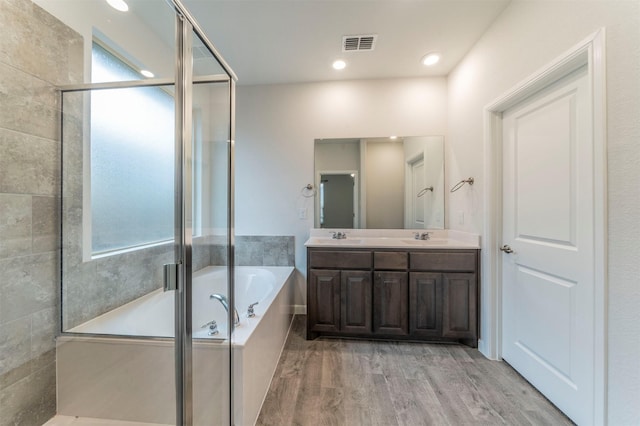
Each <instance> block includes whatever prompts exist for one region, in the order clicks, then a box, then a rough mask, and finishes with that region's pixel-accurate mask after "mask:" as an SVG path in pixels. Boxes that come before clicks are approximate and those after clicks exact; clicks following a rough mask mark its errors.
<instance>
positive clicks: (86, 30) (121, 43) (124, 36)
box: [33, 0, 175, 83]
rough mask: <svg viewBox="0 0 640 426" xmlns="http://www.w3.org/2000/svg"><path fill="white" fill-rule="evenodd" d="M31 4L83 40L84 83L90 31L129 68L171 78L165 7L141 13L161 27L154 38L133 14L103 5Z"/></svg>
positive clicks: (171, 28)
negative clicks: (132, 66) (126, 63)
mask: <svg viewBox="0 0 640 426" xmlns="http://www.w3.org/2000/svg"><path fill="white" fill-rule="evenodd" d="M33 2H34V3H36V4H37V5H39V6H40V7H42V8H43V9H45V10H46V11H47V12H49V13H51V14H52V15H53V16H55V17H56V18H58V19H59V20H61V21H62V22H64V23H65V24H66V25H68V26H69V27H71V28H73V29H74V30H76V31H77V32H78V33H80V35H81V36H82V37H83V38H84V42H85V45H84V61H85V62H84V76H85V82H86V83H89V82H91V42H92V40H93V31H94V28H96V29H97V30H98V31H99V32H101V33H102V34H103V35H104V36H106V37H107V38H108V39H109V40H104V41H105V42H108V43H109V44H115V46H113V45H112V46H110V47H113V48H116V47H119V48H121V49H122V51H119V52H118V53H120V54H122V55H123V56H125V58H126V59H127V60H129V61H130V63H131V64H132V65H135V66H138V67H141V68H142V67H144V68H146V69H148V70H151V71H153V72H154V73H155V76H156V77H166V78H173V76H174V68H175V67H174V63H175V46H174V45H173V34H174V32H175V23H174V22H175V12H174V11H173V9H172V8H171V7H169V5H168V4H167V5H166V7H165V8H164V9H163V8H144V10H143V11H142V12H141V13H143V14H144V15H145V16H146V15H149V16H150V17H149V18H148V19H151V20H155V21H156V22H155V24H154V25H156V26H159V27H163V26H164V31H163V34H162V35H158V34H156V33H155V30H154V29H152V28H150V27H149V26H148V25H147V24H146V23H145V22H143V21H142V20H141V19H139V18H138V17H137V16H136V15H135V14H134V13H122V12H118V11H116V10H115V9H113V8H112V7H111V6H109V5H108V4H107V3H106V2H93V1H84V0H66V1H61V0H33ZM160 4H162V2H160ZM136 6H137V7H141V6H143V5H142V4H139V5H136ZM151 14H152V15H151ZM163 24H164V25H163ZM140 79H143V77H140Z"/></svg>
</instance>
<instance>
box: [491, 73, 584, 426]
mask: <svg viewBox="0 0 640 426" xmlns="http://www.w3.org/2000/svg"><path fill="white" fill-rule="evenodd" d="M587 83H588V76H587V69H586V66H585V67H583V68H581V69H579V70H577V71H574V72H573V73H571V74H570V75H568V76H566V77H564V78H563V79H561V80H559V81H557V82H556V83H553V84H552V85H550V86H548V87H547V88H545V89H544V90H542V91H540V92H538V93H537V94H536V95H534V96H532V97H530V98H528V99H527V100H525V101H523V102H521V103H520V104H518V105H516V106H514V107H512V108H511V109H509V110H507V111H506V112H505V113H504V114H503V182H504V183H503V244H506V245H507V246H508V247H507V248H506V251H504V250H503V255H502V260H503V268H502V283H503V299H502V306H503V308H502V309H503V310H502V312H503V319H502V321H503V323H502V330H503V333H502V355H503V358H504V360H505V361H507V362H508V363H509V364H511V365H512V366H513V367H514V368H515V369H516V370H517V371H518V372H519V373H520V374H522V375H523V376H524V377H525V378H526V379H527V380H528V381H529V382H531V383H532V384H533V385H534V386H535V387H536V388H538V389H539V390H540V392H542V393H543V394H544V395H545V396H546V397H547V398H548V399H549V400H551V401H552V402H553V403H554V404H555V405H556V406H557V407H558V408H560V409H561V410H562V411H563V412H564V413H565V414H567V416H569V417H570V418H571V419H572V420H573V421H575V422H576V423H577V424H579V425H588V424H592V423H593V421H594V420H593V419H594V385H593V383H594V377H595V371H594V349H595V348H594V342H595V339H594V331H595V328H594V327H595V325H594V314H595V313H594V289H595V275H594V195H593V188H594V186H593V185H594V184H593V181H594V169H593V135H592V133H591V119H590V117H591V112H590V111H591V101H590V93H589V89H588V84H587ZM504 248H505V247H503V249H504ZM509 248H510V249H511V250H512V251H513V252H512V253H509Z"/></svg>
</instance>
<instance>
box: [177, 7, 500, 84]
mask: <svg viewBox="0 0 640 426" xmlns="http://www.w3.org/2000/svg"><path fill="white" fill-rule="evenodd" d="M509 1H510V0H419V1H418V0H379V1H373V0H350V1H341V0H183V3H184V4H185V5H186V6H187V8H188V9H189V10H190V11H191V13H192V14H193V15H194V16H195V18H196V20H197V21H198V23H199V24H200V26H201V27H202V29H203V30H204V32H205V33H206V35H207V37H208V38H209V39H210V40H211V41H212V42H213V44H214V45H215V47H216V49H217V50H218V51H219V52H220V53H221V54H222V56H223V57H224V59H225V60H226V61H227V62H228V63H229V65H230V66H231V68H232V69H233V70H234V72H235V73H236V74H237V76H238V79H239V81H238V84H240V85H252V84H274V83H294V82H313V81H327V80H356V79H378V78H402V77H425V76H445V75H447V74H448V73H449V72H450V71H451V70H452V69H453V68H454V67H455V66H456V65H457V64H458V62H459V61H460V60H461V59H462V57H463V56H464V55H465V54H466V53H467V52H468V51H469V50H470V49H471V47H472V46H473V45H474V44H475V42H476V41H477V40H478V39H479V38H480V37H481V36H482V34H483V33H484V32H485V31H486V29H487V28H488V27H489V26H490V25H491V23H492V22H493V21H494V20H495V19H496V17H497V16H498V15H499V14H500V13H501V12H502V11H503V10H504V9H505V7H506V6H507V5H508V3H509ZM359 34H376V35H377V36H378V37H377V42H376V45H375V48H374V50H373V51H369V52H347V53H343V52H342V37H343V36H344V35H359ZM432 51H437V52H440V53H441V55H442V59H441V61H440V62H439V63H438V64H436V65H435V66H433V67H430V68H427V67H425V66H424V65H422V64H421V61H420V60H421V58H422V57H423V56H424V55H425V54H426V53H428V52H432ZM336 59H343V60H344V61H346V62H347V67H346V68H345V69H343V70H341V71H336V70H334V69H333V68H332V67H331V64H332V63H333V61H334V60H336Z"/></svg>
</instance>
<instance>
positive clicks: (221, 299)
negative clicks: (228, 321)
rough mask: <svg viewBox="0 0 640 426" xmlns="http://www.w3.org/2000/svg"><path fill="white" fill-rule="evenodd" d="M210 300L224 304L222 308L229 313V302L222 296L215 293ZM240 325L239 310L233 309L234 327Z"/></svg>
mask: <svg viewBox="0 0 640 426" xmlns="http://www.w3.org/2000/svg"><path fill="white" fill-rule="evenodd" d="M209 299H216V300H218V301H219V302H220V303H222V306H224V309H226V311H227V313H228V312H229V301H228V300H227V298H226V297H225V296H223V295H222V294H219V293H214V294H212V295H211V296H209ZM238 323H240V315H238V310H237V309H236V308H233V325H238Z"/></svg>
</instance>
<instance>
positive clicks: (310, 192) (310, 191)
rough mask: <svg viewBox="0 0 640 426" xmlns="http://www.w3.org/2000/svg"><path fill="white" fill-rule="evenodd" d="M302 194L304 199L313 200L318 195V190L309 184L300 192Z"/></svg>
mask: <svg viewBox="0 0 640 426" xmlns="http://www.w3.org/2000/svg"><path fill="white" fill-rule="evenodd" d="M300 194H302V196H303V197H304V198H311V197H313V196H315V195H316V189H315V188H314V187H313V185H311V184H310V183H308V184H307V185H305V186H303V187H302V189H301V190H300Z"/></svg>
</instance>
